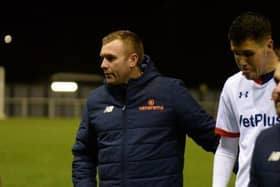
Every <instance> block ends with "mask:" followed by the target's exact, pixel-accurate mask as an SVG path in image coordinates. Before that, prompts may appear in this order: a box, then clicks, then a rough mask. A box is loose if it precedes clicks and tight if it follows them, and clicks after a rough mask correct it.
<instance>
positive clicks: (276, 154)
mask: <svg viewBox="0 0 280 187" xmlns="http://www.w3.org/2000/svg"><path fill="white" fill-rule="evenodd" d="M279 160H280V151H273V152H272V153H271V154H270V156H269V157H268V159H267V161H269V162H276V161H279Z"/></svg>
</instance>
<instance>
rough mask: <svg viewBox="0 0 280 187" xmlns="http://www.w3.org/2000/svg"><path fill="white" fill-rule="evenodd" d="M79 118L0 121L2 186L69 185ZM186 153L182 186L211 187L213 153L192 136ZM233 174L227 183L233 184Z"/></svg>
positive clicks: (53, 186)
mask: <svg viewBox="0 0 280 187" xmlns="http://www.w3.org/2000/svg"><path fill="white" fill-rule="evenodd" d="M78 125H79V119H52V120H49V119H8V120H2V121H0V177H1V179H2V186H3V187H71V186H72V181H71V180H72V179H71V162H72V154H71V148H72V145H73V143H74V139H75V135H76V130H77V128H78ZM186 153H187V154H186V156H185V172H184V186H185V187H208V186H209V187H210V186H211V180H212V179H211V178H212V162H213V154H212V153H207V152H205V151H203V150H202V149H201V148H200V147H198V146H197V145H195V144H194V143H193V141H192V140H191V139H188V141H187V151H186ZM233 179H234V176H233V177H232V180H231V183H230V185H229V186H233Z"/></svg>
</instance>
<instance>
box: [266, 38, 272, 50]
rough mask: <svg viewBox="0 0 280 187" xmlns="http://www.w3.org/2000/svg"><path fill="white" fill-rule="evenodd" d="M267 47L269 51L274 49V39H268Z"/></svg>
mask: <svg viewBox="0 0 280 187" xmlns="http://www.w3.org/2000/svg"><path fill="white" fill-rule="evenodd" d="M266 46H267V47H268V48H269V49H273V40H272V39H268V40H267V44H266Z"/></svg>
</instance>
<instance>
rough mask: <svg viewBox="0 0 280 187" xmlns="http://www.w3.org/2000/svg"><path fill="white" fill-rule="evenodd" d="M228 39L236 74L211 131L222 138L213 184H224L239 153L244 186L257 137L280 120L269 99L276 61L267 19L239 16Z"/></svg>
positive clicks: (239, 179)
mask: <svg viewBox="0 0 280 187" xmlns="http://www.w3.org/2000/svg"><path fill="white" fill-rule="evenodd" d="M228 38H229V41H230V48H231V51H232V52H233V54H234V58H235V61H236V63H237V66H238V67H239V69H240V72H238V73H236V74H234V75H232V76H231V77H229V78H228V79H227V80H226V82H225V84H224V87H223V90H222V93H221V96H220V101H219V108H218V114H217V123H216V129H215V132H216V133H217V134H219V135H221V136H222V137H221V139H220V143H219V146H218V149H217V151H216V153H215V157H214V166H213V182H212V184H213V187H226V186H227V184H228V182H229V180H230V177H231V171H232V168H233V166H234V162H235V159H236V155H237V153H238V149H239V157H238V163H239V168H238V173H237V176H236V182H235V186H236V187H247V186H248V184H249V173H250V165H251V158H252V153H253V149H254V144H255V140H256V137H257V136H258V135H259V133H260V132H261V131H262V130H264V129H266V128H270V127H272V126H274V125H276V124H277V123H279V122H280V118H279V117H278V116H277V115H276V112H275V108H274V102H273V100H272V99H271V92H272V90H273V89H274V88H275V86H276V83H275V81H274V79H273V73H274V71H275V68H276V67H277V65H278V63H279V62H278V57H277V55H276V53H275V51H274V49H273V40H272V31H271V24H270V21H269V20H268V19H267V18H266V17H264V16H263V15H260V14H258V13H254V12H245V13H243V14H241V15H239V16H238V17H237V18H236V19H235V20H234V21H233V22H232V24H231V26H230V29H229V33H228Z"/></svg>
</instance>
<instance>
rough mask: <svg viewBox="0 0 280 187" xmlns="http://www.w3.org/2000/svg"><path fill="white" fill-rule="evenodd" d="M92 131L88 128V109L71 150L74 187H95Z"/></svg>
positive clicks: (94, 146)
mask: <svg viewBox="0 0 280 187" xmlns="http://www.w3.org/2000/svg"><path fill="white" fill-rule="evenodd" d="M95 142H96V137H95V135H94V131H93V130H92V129H91V128H90V126H89V121H88V109H87V107H85V109H84V113H83V118H82V120H81V123H80V127H79V129H78V132H77V135H76V141H75V143H74V145H73V148H72V153H73V162H72V180H73V184H74V186H75V187H96V167H97V161H96V160H97V159H96V158H97V154H96V153H97V151H96V150H97V146H96V143H95Z"/></svg>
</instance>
